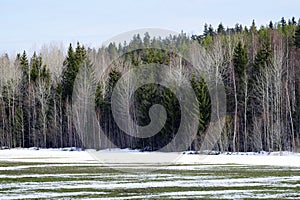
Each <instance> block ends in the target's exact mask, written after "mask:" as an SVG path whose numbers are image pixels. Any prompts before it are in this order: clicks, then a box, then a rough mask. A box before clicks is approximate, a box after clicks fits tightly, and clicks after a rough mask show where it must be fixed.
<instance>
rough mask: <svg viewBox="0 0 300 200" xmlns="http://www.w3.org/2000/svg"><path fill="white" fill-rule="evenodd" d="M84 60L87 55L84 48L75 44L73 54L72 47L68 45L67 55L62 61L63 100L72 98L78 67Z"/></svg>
mask: <svg viewBox="0 0 300 200" xmlns="http://www.w3.org/2000/svg"><path fill="white" fill-rule="evenodd" d="M86 59H87V55H86V50H85V48H84V46H81V45H80V44H79V43H77V47H76V50H75V52H74V50H73V47H72V45H71V44H70V46H69V49H68V55H67V57H66V59H65V61H64V69H63V75H62V76H63V83H62V86H63V97H64V99H65V98H67V97H71V96H72V92H73V86H74V81H75V78H76V76H77V74H78V72H79V68H80V65H81V64H82V63H83V62H84V61H85V60H86Z"/></svg>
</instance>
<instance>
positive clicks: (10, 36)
mask: <svg viewBox="0 0 300 200" xmlns="http://www.w3.org/2000/svg"><path fill="white" fill-rule="evenodd" d="M299 13H300V1H299V0H273V1H272V0H251V1H250V0H245V1H242V0H105V1H101V0H81V1H80V0H0V24H1V28H0V52H1V53H3V52H8V53H16V52H21V51H22V50H23V49H25V50H27V51H33V50H38V49H39V48H40V46H41V45H42V44H49V43H53V42H56V43H59V42H63V43H64V44H68V43H70V42H76V41H80V42H82V43H84V44H86V45H88V46H92V47H98V46H100V45H101V44H102V42H104V41H105V40H108V39H109V38H111V37H113V36H115V35H117V34H119V33H122V32H125V31H131V30H134V29H139V28H161V29H169V30H173V31H176V32H180V31H181V30H183V31H184V32H187V33H188V34H192V33H201V32H202V29H203V25H204V23H205V22H207V23H208V24H212V25H213V26H214V27H216V26H217V25H218V24H219V23H220V22H222V23H223V25H224V26H225V27H227V26H229V27H233V26H234V25H235V24H236V23H242V24H243V25H247V26H249V25H250V24H251V22H252V19H255V21H256V24H257V26H260V25H265V24H268V23H269V21H270V20H272V21H274V22H277V21H279V20H280V18H281V17H282V16H283V17H285V18H286V19H287V18H291V17H292V16H295V17H296V19H297V20H298V18H299V17H300V16H299Z"/></svg>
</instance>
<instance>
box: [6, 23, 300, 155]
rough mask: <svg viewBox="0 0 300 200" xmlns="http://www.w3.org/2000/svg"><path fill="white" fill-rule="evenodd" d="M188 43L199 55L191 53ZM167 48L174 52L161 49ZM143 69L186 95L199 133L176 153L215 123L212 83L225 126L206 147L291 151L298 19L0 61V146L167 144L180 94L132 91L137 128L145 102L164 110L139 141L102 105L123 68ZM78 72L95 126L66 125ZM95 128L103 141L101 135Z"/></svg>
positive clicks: (297, 139) (147, 88) (143, 120)
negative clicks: (169, 79)
mask: <svg viewBox="0 0 300 200" xmlns="http://www.w3.org/2000/svg"><path fill="white" fill-rule="evenodd" d="M195 43H197V44H198V45H200V46H199V48H194V47H195ZM170 49H174V51H167V50H170ZM176 50H179V51H180V52H182V56H180V54H176ZM185 54H186V55H187V57H189V58H190V59H191V60H197V66H193V63H190V62H188V60H186V59H184V57H185ZM151 63H152V64H153V63H154V64H161V65H164V66H167V67H168V68H169V69H174V70H177V71H179V72H180V73H179V75H180V76H181V77H184V78H185V79H187V80H189V83H190V85H191V86H192V88H193V90H194V91H195V94H196V98H197V105H195V106H196V107H197V108H198V109H199V110H200V113H199V115H198V116H197V117H198V118H199V126H198V127H197V133H195V134H194V135H193V138H192V141H190V140H188V139H187V140H185V139H184V138H183V139H182V141H178V142H177V145H178V143H179V144H180V145H181V146H180V149H182V150H185V149H196V150H197V149H199V148H200V147H201V144H202V142H203V141H204V138H205V136H206V130H207V129H208V126H209V124H211V125H212V124H214V122H215V121H217V120H220V119H217V120H215V119H211V116H212V115H211V108H212V103H214V102H212V99H211V98H210V92H211V91H212V89H211V88H209V87H210V85H208V84H207V82H211V83H216V85H218V84H219V81H220V80H222V83H223V84H224V87H225V92H226V114H225V115H222V116H220V117H222V120H224V121H225V126H224V127H220V128H219V129H216V131H219V132H220V134H221V137H220V138H218V141H217V143H216V144H215V145H214V149H215V150H220V151H261V150H265V151H272V150H288V151H296V150H297V148H299V146H300V109H299V106H300V80H299V78H300V22H299V21H298V22H296V21H295V18H292V19H291V20H288V22H286V20H285V19H284V18H282V19H281V21H279V22H278V23H273V22H270V23H269V25H268V26H261V27H260V28H257V27H256V25H255V22H254V21H253V23H252V25H251V26H250V27H249V28H247V27H244V26H242V25H240V24H237V25H236V26H235V28H224V26H223V25H222V24H220V25H219V26H218V27H217V29H216V30H215V29H214V28H213V27H212V26H211V25H209V26H208V25H205V26H204V33H203V34H201V35H193V36H192V37H189V36H187V35H186V34H185V33H181V34H179V35H178V36H169V37H166V38H151V37H150V35H149V34H148V33H146V34H145V35H144V36H143V37H141V36H140V35H135V36H134V37H133V39H132V40H131V41H130V42H129V43H128V44H127V43H124V44H115V43H111V44H109V45H108V46H107V47H101V48H99V49H94V48H93V49H92V48H86V47H84V46H83V45H81V44H79V43H77V46H76V47H73V46H72V45H71V44H70V46H69V48H68V51H67V54H66V55H65V54H64V50H63V48H59V47H56V46H49V47H44V48H42V49H41V51H40V52H39V53H36V52H35V53H34V54H33V56H32V57H31V58H28V56H27V54H26V52H25V51H24V52H23V53H22V54H17V55H16V57H15V58H11V57H9V56H8V55H7V54H4V55H2V56H1V58H0V71H1V76H0V146H7V147H9V148H13V147H32V146H36V147H47V148H48V147H67V146H77V147H84V148H102V147H103V148H105V147H113V145H115V146H118V147H121V148H125V147H129V148H138V149H144V150H157V149H160V148H162V147H163V146H165V145H166V144H168V143H170V142H172V139H173V138H174V136H175V135H176V133H177V131H178V130H179V127H180V123H181V119H182V118H181V117H182V116H181V115H182V112H183V111H182V110H181V107H180V101H179V100H180V99H182V98H184V95H183V96H180V95H179V94H176V93H174V92H172V90H171V89H170V88H166V87H164V86H161V85H158V84H146V85H144V86H142V87H140V88H139V89H137V90H136V91H135V92H134V95H133V97H132V99H131V105H130V118H131V119H132V120H133V122H134V123H136V124H138V125H139V126H146V125H148V124H149V123H150V122H151V119H150V116H149V109H150V108H151V106H152V105H154V104H160V105H162V106H163V107H164V108H165V111H166V115H167V119H166V121H165V123H164V124H163V128H162V129H161V131H160V132H159V133H158V134H156V135H155V136H152V137H149V138H141V137H139V133H138V132H137V130H130V131H132V132H134V133H135V134H136V135H131V134H126V133H124V131H122V130H121V129H120V127H119V126H118V125H117V123H116V121H115V120H114V116H113V114H112V107H111V97H112V93H113V90H114V88H115V86H116V83H117V82H118V80H119V79H120V78H121V77H122V76H123V75H124V74H125V73H126V72H128V70H130V69H137V70H138V69H139V67H140V66H142V65H145V64H151ZM83 68H84V69H87V71H88V72H89V73H90V74H89V77H88V78H87V77H86V79H87V80H88V82H89V83H90V84H91V85H92V86H93V87H92V88H94V93H93V92H92V93H87V94H93V95H86V96H87V100H86V102H87V104H88V103H90V104H91V105H92V106H93V109H94V111H95V115H96V119H97V120H96V121H93V120H92V119H91V118H89V117H91V116H92V115H91V116H86V117H84V118H81V117H78V118H76V117H75V118H74V108H72V106H73V103H74V102H73V101H74V96H73V95H74V92H76V94H77V93H78V92H80V91H78V90H76V91H74V90H73V88H74V84H77V83H76V80H77V79H78V74H79V73H80V70H82V69H83ZM198 69H199V70H198ZM197 70H198V71H201V73H197ZM155 76H160V75H157V74H155V73H154V72H153V73H149V74H145V76H144V77H140V79H144V80H149V79H151V80H159V79H164V78H166V77H164V75H161V77H155ZM140 81H142V80H140ZM77 86H78V85H77ZM175 86H176V84H174V87H175ZM82 87H83V86H82ZM79 88H80V87H79ZM77 89H78V87H77ZM127 90H130V87H129V88H127ZM83 93H84V91H83ZM224 102H225V99H224ZM191 113H192V111H191ZM217 116H218V115H217ZM195 117H196V116H195ZM82 123H83V124H86V126H88V127H87V129H85V131H86V132H89V133H87V134H88V135H89V136H90V138H85V137H84V136H82V134H81V133H79V132H80V131H78V130H79V129H78V127H76V126H78V124H82ZM96 126H99V127H100V128H101V130H102V131H103V133H104V135H105V137H107V138H108V139H109V141H110V142H111V143H107V142H106V140H103V138H101V137H103V135H101V134H100V133H99V131H100V129H97V128H94V127H96ZM215 126H217V125H216V124H215ZM100 136H101V137H100ZM87 141H88V142H87ZM103 142H104V143H105V144H103ZM174 149H178V148H174ZM170 150H172V148H170Z"/></svg>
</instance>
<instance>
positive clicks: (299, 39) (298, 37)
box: [295, 24, 300, 48]
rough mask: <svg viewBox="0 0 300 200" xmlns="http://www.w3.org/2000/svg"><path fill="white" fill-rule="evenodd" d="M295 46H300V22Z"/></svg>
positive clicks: (296, 31) (297, 27) (296, 32)
mask: <svg viewBox="0 0 300 200" xmlns="http://www.w3.org/2000/svg"><path fill="white" fill-rule="evenodd" d="M295 46H296V47H297V48H300V24H299V25H298V26H296V30H295Z"/></svg>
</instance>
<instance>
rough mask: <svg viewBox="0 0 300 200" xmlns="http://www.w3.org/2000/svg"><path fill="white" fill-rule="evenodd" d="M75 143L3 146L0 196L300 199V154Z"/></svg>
mask: <svg viewBox="0 0 300 200" xmlns="http://www.w3.org/2000/svg"><path fill="white" fill-rule="evenodd" d="M69 150H71V149H64V150H61V149H40V150H33V149H10V150H0V199H3V200H4V199H5V200H7V199H50V198H51V199H74V198H78V199H167V198H172V199H174V198H175V199H176V198H177V199H184V198H189V199H195V198H218V199H243V198H264V199H266V198H269V199H278V198H287V199H300V154H296V153H289V152H281V153H279V152H273V153H271V154H268V153H266V152H264V153H260V154H257V153H247V155H246V153H238V154H237V153H236V154H233V155H227V153H224V154H220V155H194V154H189V153H188V152H186V153H185V154H183V153H157V152H152V153H150V152H144V153H143V152H138V151H132V150H120V149H112V150H103V151H98V152H96V151H94V150H87V151H69ZM72 150H73V149H72ZM143 157H146V159H141V158H143ZM169 158H172V159H173V158H175V159H174V160H173V162H169V161H170V160H169ZM151 159H152V160H151ZM164 160H165V161H166V162H164ZM141 161H143V162H141ZM150 161H152V162H150Z"/></svg>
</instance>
